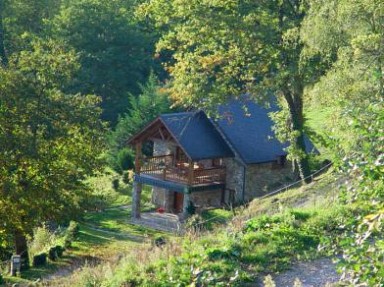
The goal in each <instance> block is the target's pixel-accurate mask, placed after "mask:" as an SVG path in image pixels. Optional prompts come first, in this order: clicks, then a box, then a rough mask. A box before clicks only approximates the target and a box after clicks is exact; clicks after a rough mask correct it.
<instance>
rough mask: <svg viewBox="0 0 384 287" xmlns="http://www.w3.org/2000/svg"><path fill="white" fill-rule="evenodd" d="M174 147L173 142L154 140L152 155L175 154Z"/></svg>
mask: <svg viewBox="0 0 384 287" xmlns="http://www.w3.org/2000/svg"><path fill="white" fill-rule="evenodd" d="M175 151H176V145H175V144H174V143H173V142H169V141H163V140H158V139H155V140H153V155H154V156H159V155H168V154H175Z"/></svg>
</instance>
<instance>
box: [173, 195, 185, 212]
mask: <svg viewBox="0 0 384 287" xmlns="http://www.w3.org/2000/svg"><path fill="white" fill-rule="evenodd" d="M183 202H184V194H183V193H181V192H175V194H174V201H173V210H174V211H175V213H181V212H183Z"/></svg>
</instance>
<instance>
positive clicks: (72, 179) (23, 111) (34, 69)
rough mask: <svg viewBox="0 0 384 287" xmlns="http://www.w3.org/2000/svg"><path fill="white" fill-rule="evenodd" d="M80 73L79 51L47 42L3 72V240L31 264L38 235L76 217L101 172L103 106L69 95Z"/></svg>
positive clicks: (0, 203) (14, 60)
mask: <svg viewBox="0 0 384 287" xmlns="http://www.w3.org/2000/svg"><path fill="white" fill-rule="evenodd" d="M77 68H78V64H77V58H76V54H75V53H74V52H73V51H67V50H66V49H65V48H63V45H61V44H59V43H56V42H53V41H49V40H44V41H42V40H39V39H33V40H32V41H31V47H30V50H28V51H23V52H20V53H18V54H14V55H12V56H11V57H10V58H9V65H8V67H6V68H0V107H1V108H0V146H1V149H0V178H1V180H0V215H1V218H2V223H3V222H4V221H5V224H4V225H1V226H0V233H1V231H3V230H5V231H6V232H7V233H8V234H13V235H14V240H15V247H16V252H17V253H18V254H22V255H23V256H25V255H26V252H25V250H26V248H27V247H26V239H25V236H26V235H27V234H31V232H32V229H33V228H34V227H36V226H38V225H40V224H41V223H42V222H45V221H58V222H60V221H65V220H66V219H68V218H72V217H74V216H76V213H77V212H79V211H80V210H81V206H80V205H81V199H82V198H83V196H84V194H85V193H86V192H87V189H86V186H85V184H84V183H83V180H84V179H85V178H86V177H87V176H89V175H91V174H93V172H94V171H95V170H97V169H98V167H100V165H101V161H100V158H99V155H100V153H101V152H102V150H103V137H102V131H103V125H102V123H101V122H100V120H99V116H100V109H99V108H98V107H97V105H98V103H99V101H98V98H97V97H95V96H92V95H71V94H65V93H63V89H65V86H66V85H68V82H69V80H70V78H71V76H72V74H73V72H74V70H75V69H77Z"/></svg>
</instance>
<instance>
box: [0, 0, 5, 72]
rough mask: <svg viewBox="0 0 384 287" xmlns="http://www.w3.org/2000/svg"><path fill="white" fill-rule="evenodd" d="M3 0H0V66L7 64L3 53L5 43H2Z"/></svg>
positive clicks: (3, 32)
mask: <svg viewBox="0 0 384 287" xmlns="http://www.w3.org/2000/svg"><path fill="white" fill-rule="evenodd" d="M4 1H5V0H0V65H2V66H5V65H6V64H7V55H6V53H5V42H4V36H5V35H4V34H5V31H4V20H3V18H4V7H5V2H4Z"/></svg>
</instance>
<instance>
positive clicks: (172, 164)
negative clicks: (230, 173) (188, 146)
mask: <svg viewBox="0 0 384 287" xmlns="http://www.w3.org/2000/svg"><path fill="white" fill-rule="evenodd" d="M192 165H193V166H192ZM140 173H141V174H145V175H149V176H153V177H156V178H159V179H162V180H166V181H172V182H177V183H182V184H185V185H190V186H194V185H209V184H221V183H225V176H226V169H225V166H215V167H210V168H204V167H203V166H202V165H200V164H199V163H196V162H195V163H188V162H177V161H175V157H174V156H173V155H165V156H155V157H150V158H145V159H143V160H142V161H141V167H140Z"/></svg>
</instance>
